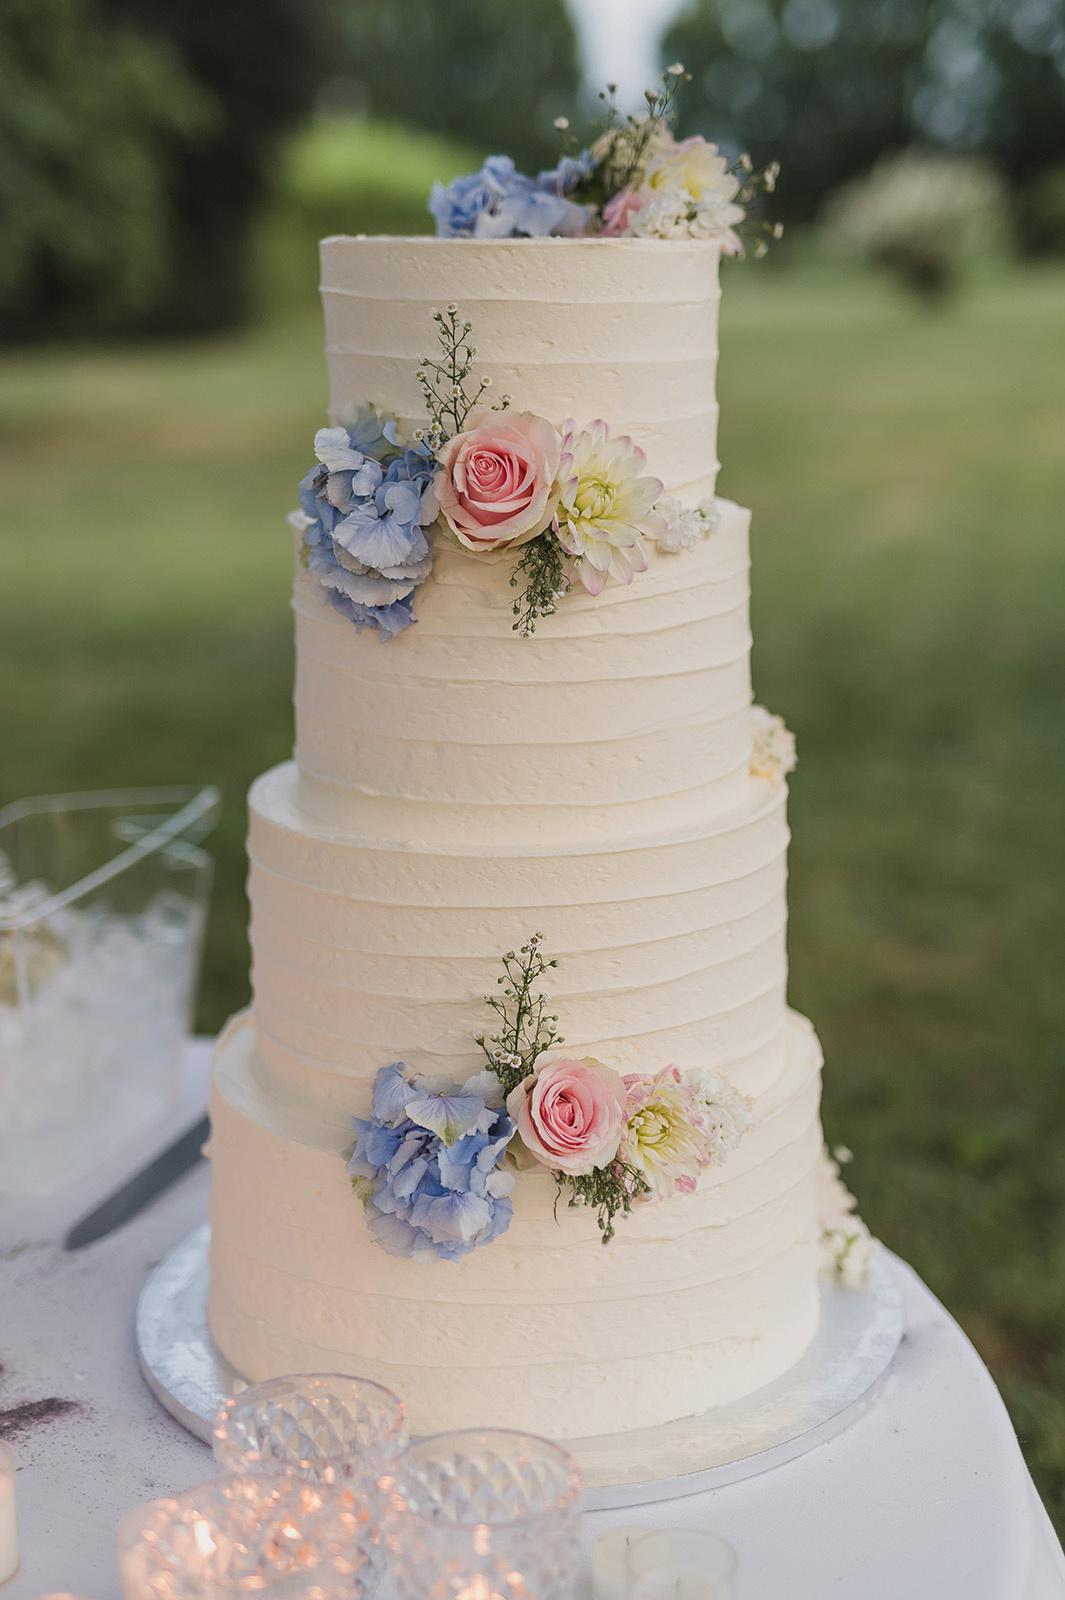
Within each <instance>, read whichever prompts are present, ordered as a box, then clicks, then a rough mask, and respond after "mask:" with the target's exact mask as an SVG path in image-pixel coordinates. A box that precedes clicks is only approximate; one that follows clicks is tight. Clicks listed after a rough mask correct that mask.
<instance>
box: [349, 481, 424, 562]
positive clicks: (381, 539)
mask: <svg viewBox="0 0 1065 1600" xmlns="http://www.w3.org/2000/svg"><path fill="white" fill-rule="evenodd" d="M385 493H386V494H407V495H409V494H410V490H409V489H408V488H407V487H406V485H403V484H394V485H393V486H392V487H391V488H390V489H386V491H385ZM333 538H334V539H335V540H336V541H337V544H339V545H341V546H342V547H343V549H345V550H347V551H348V553H349V554H350V555H353V556H354V557H355V559H356V560H357V561H361V562H362V564H363V565H364V566H366V567H373V568H374V569H375V570H376V571H380V569H381V568H382V567H398V566H401V565H402V564H403V563H404V562H406V561H408V560H409V559H410V558H411V556H412V555H414V553H415V550H416V548H417V543H418V542H419V541H420V542H421V543H422V544H423V545H424V543H425V540H424V536H423V535H422V534H420V533H416V532H414V531H413V530H412V529H411V527H410V525H409V523H408V524H407V525H404V523H403V521H402V519H399V520H397V518H396V517H395V516H391V515H386V516H383V517H382V516H379V515H378V513H377V509H376V507H375V506H374V504H373V501H372V500H362V501H357V502H355V504H353V506H352V508H351V511H350V512H349V513H348V515H347V516H346V517H345V518H344V520H343V522H339V523H337V526H336V527H335V528H334V530H333Z"/></svg>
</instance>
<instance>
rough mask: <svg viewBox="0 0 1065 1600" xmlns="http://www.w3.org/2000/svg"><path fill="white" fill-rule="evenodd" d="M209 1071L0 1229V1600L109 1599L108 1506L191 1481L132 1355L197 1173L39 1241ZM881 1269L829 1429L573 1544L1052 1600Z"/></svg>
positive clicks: (993, 1400)
mask: <svg viewBox="0 0 1065 1600" xmlns="http://www.w3.org/2000/svg"><path fill="white" fill-rule="evenodd" d="M208 1059H209V1048H208V1047H207V1046H206V1045H204V1044H203V1043H202V1042H197V1044H196V1045H194V1046H192V1047H190V1050H189V1054H188V1060H187V1062H186V1075H185V1090H184V1094H183V1099H182V1102H181V1104H180V1105H179V1106H178V1107H176V1108H175V1110H174V1112H173V1113H172V1114H171V1115H170V1116H168V1118H167V1119H166V1120H165V1122H163V1123H161V1124H160V1125H159V1126H158V1127H157V1128H156V1129H154V1130H153V1131H152V1134H151V1135H150V1136H145V1137H143V1138H142V1139H140V1140H138V1141H137V1147H136V1149H131V1150H128V1151H126V1152H125V1153H124V1154H123V1155H122V1156H120V1157H117V1158H116V1159H115V1162H114V1164H113V1167H111V1168H109V1170H108V1172H107V1173H105V1174H97V1175H96V1176H95V1177H94V1178H93V1179H92V1180H89V1181H86V1182H82V1183H80V1184H78V1185H76V1186H75V1187H74V1188H73V1189H72V1190H70V1191H67V1192H66V1193H64V1194H61V1195H56V1196H53V1197H52V1198H51V1199H50V1200H48V1201H46V1202H38V1203H36V1204H34V1205H32V1206H26V1207H24V1208H22V1209H21V1210H19V1211H18V1212H16V1213H15V1214H12V1213H11V1208H10V1206H9V1207H8V1208H7V1215H6V1216H4V1215H0V1368H2V1371H0V1436H2V1435H3V1433H4V1432H5V1431H8V1432H11V1431H12V1430H13V1434H14V1436H13V1438H12V1443H13V1444H14V1447H15V1450H16V1453H17V1457H18V1464H19V1472H18V1476H17V1486H18V1487H17V1499H18V1517H19V1531H20V1537H21V1544H22V1555H23V1565H22V1568H21V1570H20V1572H19V1573H18V1574H17V1575H16V1577H15V1578H14V1579H12V1580H11V1582H10V1583H9V1584H6V1585H4V1588H3V1596H2V1600H35V1597H36V1596H39V1595H41V1594H43V1593H45V1592H47V1591H57V1590H68V1591H74V1592H75V1593H78V1594H83V1595H88V1596H91V1597H93V1600H112V1597H114V1596H117V1594H118V1573H117V1568H116V1564H115V1554H114V1529H115V1524H116V1522H117V1520H118V1517H119V1515H120V1514H121V1512H123V1511H124V1510H126V1509H127V1508H128V1507H129V1506H132V1505H135V1504H137V1503H139V1502H141V1501H144V1500H149V1499H151V1498H153V1497H154V1496H156V1495H160V1494H166V1493H170V1492H172V1491H174V1490H176V1489H181V1488H185V1487H187V1486H189V1485H191V1484H193V1483H196V1482H197V1481H199V1480H200V1479H203V1478H205V1477H208V1476H210V1475H211V1469H212V1463H211V1458H210V1454H209V1452H208V1450H207V1448H206V1446H204V1445H202V1444H200V1443H199V1442H198V1441H196V1440H195V1439H193V1438H192V1437H191V1436H190V1435H188V1434H186V1433H185V1432H184V1431H183V1430H182V1429H181V1428H180V1427H179V1426H178V1425H177V1424H176V1423H175V1422H173V1421H172V1420H171V1419H170V1417H169V1416H167V1414H166V1413H165V1412H164V1411H163V1410H162V1409H161V1408H160V1407H159V1406H158V1405H157V1404H156V1402H155V1400H154V1399H153V1398H152V1396H151V1394H150V1393H149V1392H148V1389H147V1387H146V1386H145V1384H144V1382H143V1380H142V1378H141V1376H140V1373H139V1371H138V1367H137V1359H136V1354H135V1351H134V1344H133V1313H134V1307H135V1305H136V1300H137V1295H138V1293H139V1291H140V1288H141V1285H142V1283H143V1280H144V1277H145V1274H146V1273H147V1271H148V1270H149V1268H150V1267H151V1266H152V1265H153V1264H154V1263H155V1262H156V1261H158V1260H159V1258H160V1257H161V1256H162V1255H163V1254H164V1253H165V1252H166V1251H167V1250H168V1249H169V1248H170V1246H171V1245H173V1244H174V1243H175V1242H176V1241H177V1240H178V1239H180V1238H182V1237H183V1235H184V1234H186V1233H187V1232H188V1231H189V1229H190V1228H191V1227H193V1226H194V1225H195V1224H196V1223H197V1222H198V1221H200V1220H201V1219H202V1218H203V1216H204V1215H205V1210H206V1200H207V1171H206V1168H205V1166H204V1165H203V1164H202V1163H201V1164H200V1165H199V1166H198V1167H196V1168H194V1169H193V1170H192V1171H190V1172H189V1173H187V1174H186V1176H185V1177H183V1178H182V1179H180V1180H179V1181H178V1182H177V1183H176V1184H174V1186H173V1187H172V1188H170V1189H169V1190H167V1191H166V1192H165V1193H164V1194H162V1195H160V1196H159V1197H158V1198H157V1199H156V1200H155V1201H154V1202H153V1203H152V1204H151V1205H150V1206H148V1207H147V1208H146V1209H145V1210H144V1211H142V1212H141V1213H140V1214H139V1215H138V1216H137V1217H135V1218H134V1219H133V1220H132V1221H130V1222H128V1223H127V1224H126V1225H125V1226H123V1227H121V1228H119V1229H118V1230H117V1231H116V1232H114V1233H112V1234H111V1235H109V1236H108V1237H106V1238H104V1239H101V1240H100V1241H99V1242H97V1243H96V1244H93V1245H90V1246H88V1247H87V1248H85V1249H82V1250H79V1251H77V1252H75V1253H72V1254H68V1253H66V1252H65V1251H64V1250H63V1248H62V1245H61V1243H60V1242H59V1241H61V1239H62V1238H63V1237H64V1235H65V1233H66V1230H67V1228H68V1227H69V1226H70V1225H71V1224H72V1223H73V1222H75V1221H77V1220H78V1218H79V1217H80V1216H81V1215H83V1214H84V1212H86V1211H88V1210H89V1209H90V1207H91V1206H92V1204H93V1203H94V1202H95V1201H96V1200H98V1199H100V1198H102V1197H103V1196H104V1195H106V1194H107V1193H109V1192H110V1191H111V1190H112V1189H113V1188H114V1187H115V1186H116V1185H117V1184H118V1183H119V1182H121V1181H122V1180H123V1179H124V1178H125V1177H127V1176H128V1175H130V1174H131V1173H132V1172H133V1171H135V1170H136V1168H137V1167H138V1166H139V1165H141V1164H143V1163H144V1162H145V1161H146V1160H148V1159H149V1157H150V1156H151V1155H152V1154H154V1153H155V1151H157V1150H158V1149H161V1148H162V1147H163V1146H165V1145H166V1144H168V1143H169V1142H170V1141H171V1140H172V1139H174V1138H175V1137H176V1136H177V1134H178V1133H180V1132H181V1131H182V1129H183V1128H184V1127H185V1126H187V1125H188V1124H189V1123H190V1122H192V1121H193V1120H194V1119H195V1115H196V1114H197V1112H198V1111H199V1110H200V1109H202V1105H203V1103H204V1097H205V1085H206V1073H207V1067H208ZM893 1270H894V1271H895V1273H896V1274H897V1276H898V1281H899V1285H900V1288H901V1291H902V1294H903V1298H904V1303H905V1312H906V1333H905V1336H904V1338H903V1342H902V1346H901V1348H900V1350H899V1353H898V1355H897V1356H896V1359H895V1362H894V1364H893V1366H892V1368H891V1370H890V1372H889V1373H888V1375H887V1377H886V1378H885V1379H884V1381H883V1383H882V1385H881V1387H880V1390H879V1392H878V1394H877V1396H876V1398H875V1400H874V1402H873V1403H872V1405H871V1406H869V1407H868V1409H866V1410H864V1411H863V1412H860V1413H859V1414H858V1415H856V1417H855V1420H854V1422H853V1424H852V1425H851V1426H850V1427H849V1428H848V1429H847V1430H846V1432H844V1433H843V1434H841V1435H840V1436H839V1437H837V1438H835V1439H833V1440H831V1441H830V1442H828V1443H826V1444H823V1445H821V1446H819V1447H818V1448H817V1449H816V1450H814V1451H812V1452H811V1453H810V1454H808V1455H805V1456H802V1457H800V1458H799V1459H798V1460H797V1461H793V1462H790V1463H789V1464H787V1465H786V1466H782V1467H778V1468H776V1469H775V1470H773V1471H771V1472H767V1473H765V1474H763V1475H762V1476H760V1477H756V1478H751V1479H747V1480H746V1481H744V1482H742V1483H737V1484H732V1485H730V1486H729V1487H727V1488H724V1489H720V1490H717V1491H715V1492H714V1493H711V1494H702V1495H693V1496H690V1497H688V1498H686V1499H683V1500H676V1501H672V1502H670V1503H668V1504H658V1505H651V1506H646V1507H640V1508H636V1509H630V1510H627V1511H619V1512H596V1513H594V1514H590V1515H588V1516H587V1517H586V1518H585V1537H586V1542H587V1544H588V1545H589V1546H590V1544H591V1542H592V1540H593V1539H594V1538H595V1537H596V1536H597V1535H598V1534H599V1533H601V1532H602V1531H604V1530H605V1529H607V1528H610V1527H617V1526H621V1525H643V1526H646V1527H649V1528H660V1527H706V1528H711V1529H713V1530H714V1532H716V1533H719V1534H721V1535H722V1536H723V1537H724V1538H726V1539H728V1540H729V1542H730V1543H731V1544H733V1545H734V1546H735V1547H736V1550H737V1552H738V1556H739V1574H738V1583H737V1600H828V1597H830V1596H838V1597H841V1600H900V1597H901V1596H903V1595H905V1596H906V1600H1065V1560H1063V1558H1062V1553H1061V1548H1060V1546H1059V1545H1058V1543H1057V1541H1056V1539H1055V1537H1054V1534H1053V1531H1052V1529H1051V1526H1050V1523H1049V1520H1048V1519H1047V1516H1046V1513H1045V1511H1044V1510H1043V1507H1042V1505H1041V1504H1040V1501H1039V1499H1038V1497H1037V1495H1036V1492H1035V1489H1034V1487H1033V1484H1032V1480H1031V1478H1030V1477H1029V1475H1028V1471H1027V1468H1026V1467H1025V1464H1024V1460H1023V1457H1022V1455H1021V1451H1020V1448H1019V1446H1018V1443H1017V1438H1016V1435H1015V1434H1014V1431H1013V1427H1012V1425H1011V1423H1010V1420H1009V1417H1008V1416H1007V1414H1006V1410H1005V1407H1004V1406H1003V1404H1002V1401H1001V1399H1000V1398H999V1395H998V1391H997V1390H996V1388H995V1386H994V1384H993V1382H992V1381H991V1378H990V1376H989V1374H988V1372H987V1369H986V1368H985V1367H984V1365H983V1363H982V1362H981V1360H980V1358H979V1356H978V1355H977V1354H976V1352H975V1350H974V1349H973V1347H972V1345H971V1344H970V1343H969V1341H968V1340H967V1339H966V1337H965V1335H964V1334H963V1333H962V1331H961V1329H960V1328H959V1327H958V1326H957V1324H956V1323H955V1322H954V1321H953V1320H952V1318H951V1317H950V1316H949V1315H948V1314H947V1312H946V1311H944V1309H943V1307H942V1306H941V1305H940V1304H939V1302H938V1301H937V1300H936V1299H935V1297H934V1296H933V1295H932V1294H931V1293H930V1292H929V1290H928V1289H927V1288H926V1287H925V1286H924V1284H923V1283H921V1281H920V1279H919V1278H917V1276H916V1275H915V1274H914V1273H913V1272H912V1271H911V1270H910V1269H909V1268H908V1267H907V1266H905V1265H904V1264H903V1263H902V1262H894V1263H893ZM481 1420H483V1419H481Z"/></svg>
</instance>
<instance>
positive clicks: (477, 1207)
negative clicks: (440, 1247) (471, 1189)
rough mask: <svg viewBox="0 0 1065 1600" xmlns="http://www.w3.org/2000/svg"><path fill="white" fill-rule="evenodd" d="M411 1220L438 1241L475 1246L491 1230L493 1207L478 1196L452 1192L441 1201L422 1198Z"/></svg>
mask: <svg viewBox="0 0 1065 1600" xmlns="http://www.w3.org/2000/svg"><path fill="white" fill-rule="evenodd" d="M411 1221H412V1222H413V1224H414V1226H415V1227H416V1228H421V1229H422V1230H423V1231H424V1232H425V1233H427V1234H428V1235H429V1237H430V1239H432V1240H433V1242H434V1243H436V1244H444V1245H447V1244H458V1245H472V1244H474V1243H475V1242H476V1241H477V1239H478V1237H479V1236H480V1235H482V1234H485V1233H488V1232H490V1231H491V1226H492V1207H491V1206H490V1205H489V1203H488V1201H487V1200H482V1199H481V1197H480V1196H479V1195H476V1194H454V1193H451V1194H447V1195H445V1196H444V1197H443V1198H442V1199H440V1200H428V1199H421V1200H419V1201H418V1203H417V1204H416V1205H415V1207H414V1210H413V1212H412V1213H411Z"/></svg>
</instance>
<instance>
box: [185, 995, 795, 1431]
mask: <svg viewBox="0 0 1065 1600" xmlns="http://www.w3.org/2000/svg"><path fill="white" fill-rule="evenodd" d="M820 1071H821V1052H820V1047H819V1045H818V1042H817V1037H816V1035H815V1033H814V1031H813V1028H812V1027H811V1026H810V1024H809V1023H808V1022H807V1021H806V1019H805V1018H803V1017H800V1016H798V1015H797V1014H795V1013H791V1014H790V1015H789V1019H788V1052H787V1066H786V1069H785V1071H784V1073H783V1074H782V1075H781V1077H780V1078H779V1079H778V1080H777V1082H776V1083H774V1085H773V1086H772V1088H771V1089H770V1090H769V1091H767V1093H766V1094H764V1095H763V1096H761V1097H760V1098H759V1099H758V1100H756V1101H755V1102H754V1105H753V1108H752V1111H753V1122H752V1126H751V1127H750V1129H749V1130H748V1131H747V1133H746V1134H745V1136H744V1138H743V1140H742V1142H741V1144H740V1146H739V1148H738V1149H736V1150H734V1151H733V1152H732V1154H731V1155H730V1156H729V1157H728V1159H727V1160H726V1161H724V1162H723V1163H722V1164H721V1165H720V1166H715V1167H711V1168H710V1169H709V1170H708V1171H707V1172H706V1173H705V1174H704V1175H703V1177H702V1179H701V1180H700V1183H699V1186H698V1188H697V1189H696V1191H695V1192H694V1193H693V1194H678V1195H675V1196H673V1197H672V1198H670V1199H668V1200H658V1201H655V1202H653V1203H649V1204H644V1205H640V1206H638V1207H637V1208H636V1209H634V1211H633V1213H632V1215H631V1216H629V1217H627V1218H625V1219H624V1220H623V1221H622V1222H621V1223H620V1224H619V1226H618V1231H617V1235H616V1237H615V1238H614V1240H613V1241H612V1242H611V1244H609V1245H608V1246H604V1245H603V1244H602V1242H601V1240H600V1236H599V1233H598V1230H597V1228H596V1223H595V1219H594V1217H593V1215H592V1214H591V1213H590V1212H589V1211H587V1210H584V1209H580V1210H570V1209H568V1208H566V1207H565V1206H563V1207H561V1208H559V1210H558V1212H557V1215H556V1210H555V1196H556V1191H555V1185H554V1182H553V1180H552V1178H551V1176H550V1174H548V1173H546V1172H536V1171H533V1172H523V1173H521V1174H520V1176H519V1180H518V1184H517V1188H516V1192H515V1196H514V1216H513V1220H512V1222H511V1225H510V1227H509V1229H508V1231H507V1232H506V1233H505V1234H504V1235H503V1236H502V1237H500V1238H498V1239H496V1240H495V1241H494V1242H493V1243H492V1244H491V1245H490V1246H487V1247H486V1248H484V1249H481V1250H477V1251H475V1252H474V1253H473V1254H472V1255H470V1256H467V1257H466V1258H465V1259H463V1260H462V1261H459V1262H448V1261H436V1262H429V1263H425V1262H415V1261H410V1260H404V1259H400V1258H396V1257H394V1256H390V1255H388V1254H386V1253H385V1252H384V1251H383V1250H382V1249H381V1248H380V1247H379V1246H378V1245H377V1244H376V1243H374V1242H373V1240H372V1239H371V1238H370V1235H369V1233H368V1231H367V1228H366V1225H365V1222H364V1220H363V1213H362V1208H361V1206H360V1205H359V1203H358V1201H357V1199H356V1198H355V1196H354V1195H353V1193H352V1189H351V1184H350V1180H349V1178H348V1176H347V1173H346V1171H345V1161H344V1152H342V1151H341V1150H340V1149H339V1148H337V1147H336V1144H335V1134H333V1135H331V1134H330V1133H329V1132H328V1130H323V1129H322V1127H321V1126H320V1125H319V1124H318V1123H316V1122H315V1121H314V1120H313V1119H311V1118H310V1117H306V1116H301V1115H300V1114H299V1113H298V1112H297V1111H296V1110H294V1109H293V1108H292V1107H291V1106H289V1105H284V1104H282V1103H281V1102H279V1101H278V1100H277V1099H276V1098H274V1097H273V1096H272V1095H271V1094H270V1092H269V1089H268V1087H267V1085H266V1083H265V1081H264V1080H263V1076H262V1074H261V1071H260V1067H259V1061H258V1056H257V1051H256V1040H255V1027H254V1019H253V1017H252V1016H251V1015H250V1014H245V1015H242V1016H239V1017H237V1018H235V1019H234V1020H233V1022H231V1023H230V1025H229V1027H228V1028H227V1029H226V1031H225V1032H224V1033H223V1035H222V1037H221V1039H220V1040H219V1044H218V1051H217V1060H216V1071H215V1088H214V1096H213V1104H212V1134H211V1143H210V1155H211V1160H212V1166H213V1186H212V1203H211V1285H210V1301H209V1319H210V1326H211V1332H212V1335H213V1337H214V1339H215V1342H216V1343H217V1345H218V1347H219V1349H220V1350H221V1351H222V1353H223V1355H225V1356H226V1358H227V1359H228V1360H229V1361H230V1362H231V1363H232V1364H233V1365H234V1366H235V1367H236V1368H237V1370H238V1371H240V1372H242V1373H243V1374H244V1375H245V1376H246V1377H247V1378H249V1379H251V1380H253V1381H258V1380H261V1379H264V1378H270V1377H274V1376H278V1375H280V1374H282V1373H290V1372H309V1371H341V1372H350V1373H354V1374H358V1375H360V1376H365V1377H369V1378H375V1379H377V1380H378V1381H379V1382H382V1383H385V1384H387V1385H388V1386H389V1387H390V1388H392V1389H394V1390H396V1391H397V1392H398V1393H399V1394H400V1395H401V1396H402V1397H403V1398H404V1399H405V1400H406V1402H407V1405H408V1408H409V1411H410V1419H411V1427H412V1430H413V1431H414V1432H415V1433H427V1432H435V1431H437V1430H440V1429H447V1428H456V1427H470V1426H477V1425H493V1426H507V1427H514V1428H523V1429H531V1430H533V1431H535V1432H538V1433H542V1434H547V1435H549V1436H552V1437H555V1438H561V1439H578V1438H586V1437H591V1436H594V1435H599V1434H607V1433H617V1432H622V1431H625V1430H627V1429H633V1428H644V1427H654V1426H657V1425H658V1424H661V1423H665V1422H670V1421H674V1420H676V1419H678V1418H681V1417H685V1416H690V1415H695V1414H697V1413H700V1412H703V1411H706V1410H709V1409H710V1408H711V1407H713V1406H717V1405H723V1404H726V1403H728V1402H729V1401H732V1400H736V1399H739V1398H740V1397H742V1396H743V1395H745V1394H749V1393H750V1392H752V1391H753V1390H755V1389H758V1388H760V1387H761V1386H762V1385H763V1384H766V1383H768V1382H770V1381H771V1380H772V1379H773V1378H775V1377H777V1376H778V1375H779V1374H780V1373H782V1372H784V1371H786V1370H787V1368H788V1367H790V1366H791V1365H792V1364H793V1363H794V1362H796V1361H797V1360H798V1359H799V1357H800V1356H801V1355H802V1353H803V1352H804V1350H805V1349H806V1347H807V1345H808V1344H809V1342H810V1340H811V1338H812V1337H813V1334H814V1330H815V1328H816V1325H817V1315H818V1237H817V1220H816V1196H815V1181H816V1167H817V1160H818V1155H819V1152H820V1149H821V1131H820V1120H819V1108H820Z"/></svg>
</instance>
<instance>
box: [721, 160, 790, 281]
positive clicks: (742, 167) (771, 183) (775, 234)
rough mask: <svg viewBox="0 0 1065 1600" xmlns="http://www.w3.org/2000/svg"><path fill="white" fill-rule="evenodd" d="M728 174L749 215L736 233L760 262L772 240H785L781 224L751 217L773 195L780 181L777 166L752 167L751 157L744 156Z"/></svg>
mask: <svg viewBox="0 0 1065 1600" xmlns="http://www.w3.org/2000/svg"><path fill="white" fill-rule="evenodd" d="M729 170H730V171H731V172H732V174H733V175H734V176H735V177H736V178H737V179H738V180H739V184H740V189H739V193H738V194H737V196H736V202H737V204H738V205H741V206H743V208H744V210H745V211H747V213H748V214H747V217H746V218H745V219H744V221H743V222H742V223H741V224H740V226H739V228H738V229H737V232H738V233H739V235H740V237H741V239H742V240H743V241H744V243H745V244H746V243H747V242H748V241H750V242H753V245H754V250H753V254H754V256H755V257H756V259H758V260H760V259H761V258H762V257H763V256H765V255H768V253H769V247H770V245H771V244H772V243H773V242H774V241H775V240H777V239H782V238H783V237H784V224H783V223H782V222H768V221H767V220H766V219H765V218H764V217H751V215H750V207H751V205H752V203H754V202H755V201H758V200H760V199H761V198H762V197H763V196H764V195H767V194H773V193H774V192H775V190H776V186H777V179H778V178H779V177H780V162H779V161H769V162H767V163H766V165H765V166H764V167H755V165H754V162H753V161H752V160H751V158H750V156H749V155H746V154H744V155H742V156H740V157H739V159H738V160H737V161H736V162H734V163H733V165H732V167H731V168H730V169H729Z"/></svg>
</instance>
